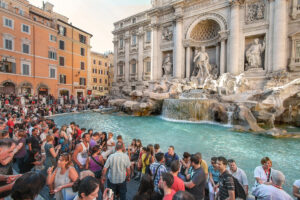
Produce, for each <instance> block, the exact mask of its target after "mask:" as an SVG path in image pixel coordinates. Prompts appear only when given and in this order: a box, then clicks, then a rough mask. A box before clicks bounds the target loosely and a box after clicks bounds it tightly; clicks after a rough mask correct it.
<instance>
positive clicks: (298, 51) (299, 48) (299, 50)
mask: <svg viewBox="0 0 300 200" xmlns="http://www.w3.org/2000/svg"><path fill="white" fill-rule="evenodd" d="M299 1H300V0H299ZM299 4H300V2H299ZM295 50H296V51H295V52H296V55H295V57H296V58H298V59H300V40H299V41H297V42H296V49H295ZM299 62H300V61H299Z"/></svg>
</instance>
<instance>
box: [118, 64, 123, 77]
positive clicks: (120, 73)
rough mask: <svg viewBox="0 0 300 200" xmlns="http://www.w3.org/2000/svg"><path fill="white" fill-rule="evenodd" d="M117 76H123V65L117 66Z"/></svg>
mask: <svg viewBox="0 0 300 200" xmlns="http://www.w3.org/2000/svg"><path fill="white" fill-rule="evenodd" d="M119 75H123V65H122V64H121V65H119Z"/></svg>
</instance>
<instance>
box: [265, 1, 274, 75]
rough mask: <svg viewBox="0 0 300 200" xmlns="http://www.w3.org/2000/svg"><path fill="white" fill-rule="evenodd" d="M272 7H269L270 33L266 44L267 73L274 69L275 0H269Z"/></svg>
mask: <svg viewBox="0 0 300 200" xmlns="http://www.w3.org/2000/svg"><path fill="white" fill-rule="evenodd" d="M269 2H270V4H269V5H270V7H269V34H268V37H267V38H266V39H268V41H267V46H266V50H265V51H266V58H267V61H268V62H267V66H266V67H265V70H266V71H267V73H269V72H272V71H273V28H274V0H269Z"/></svg>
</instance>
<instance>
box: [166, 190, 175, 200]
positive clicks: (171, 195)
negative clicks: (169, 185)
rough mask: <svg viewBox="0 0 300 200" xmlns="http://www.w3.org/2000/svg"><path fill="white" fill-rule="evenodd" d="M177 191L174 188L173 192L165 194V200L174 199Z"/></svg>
mask: <svg viewBox="0 0 300 200" xmlns="http://www.w3.org/2000/svg"><path fill="white" fill-rule="evenodd" d="M175 193H176V192H175V191H174V190H172V192H171V194H167V195H165V196H164V198H163V200H172V199H173V196H174V195H175Z"/></svg>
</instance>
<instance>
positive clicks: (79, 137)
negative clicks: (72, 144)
mask: <svg viewBox="0 0 300 200" xmlns="http://www.w3.org/2000/svg"><path fill="white" fill-rule="evenodd" d="M81 134H82V131H81V130H80V129H79V128H78V129H77V139H81Z"/></svg>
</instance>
